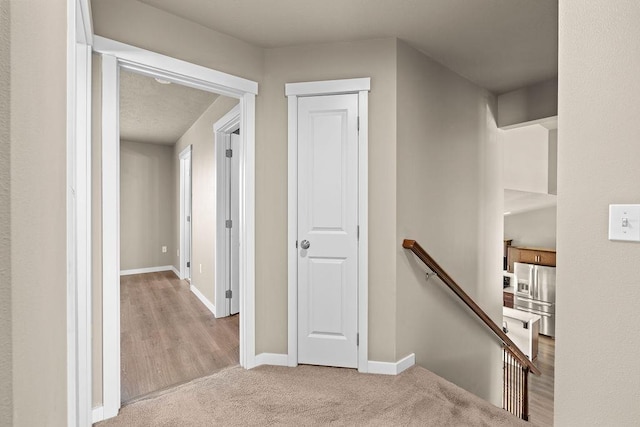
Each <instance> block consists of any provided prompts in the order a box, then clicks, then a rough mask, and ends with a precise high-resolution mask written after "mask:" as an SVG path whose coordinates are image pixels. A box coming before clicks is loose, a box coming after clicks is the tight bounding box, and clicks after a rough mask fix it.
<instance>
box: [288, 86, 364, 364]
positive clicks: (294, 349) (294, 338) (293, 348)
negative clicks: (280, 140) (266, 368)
mask: <svg viewBox="0 0 640 427" xmlns="http://www.w3.org/2000/svg"><path fill="white" fill-rule="evenodd" d="M370 88H371V78H369V77H365V78H357V79H344V80H326V81H317V82H302V83H287V84H286V85H285V95H286V96H287V99H288V110H289V117H288V123H289V125H288V212H287V216H288V233H287V259H288V334H287V335H288V351H287V353H288V355H287V364H288V366H297V365H298V269H297V265H298V250H297V248H296V242H297V239H298V236H297V235H298V126H297V125H298V98H299V97H304V96H321V95H339V94H347V93H356V94H358V114H359V132H358V144H359V147H358V225H359V227H360V239H359V240H358V334H359V337H360V339H359V341H360V342H359V346H358V371H360V372H368V300H369V294H368V288H369V280H368V258H369V257H368V245H369V238H368V236H369V228H368V205H369V203H368V193H369V185H368V176H369V170H368V152H369V149H368V139H369V135H368V127H369V126H368V111H369V110H368V102H369V101H368V96H369V90H370Z"/></svg>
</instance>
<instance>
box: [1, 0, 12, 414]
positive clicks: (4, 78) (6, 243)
mask: <svg viewBox="0 0 640 427" xmlns="http://www.w3.org/2000/svg"><path fill="white" fill-rule="evenodd" d="M10 49H11V44H10V17H9V1H8V0H0V384H2V387H0V420H4V422H6V423H7V425H11V422H12V417H13V414H12V402H11V401H12V396H11V391H12V384H11V383H12V378H11V368H12V367H11V197H10V196H11V193H10V190H9V185H10V163H11V160H10V156H11V150H10V145H9V138H10V126H11V123H10V122H11V113H10V103H11V87H10V76H9V73H10V57H11V55H10Z"/></svg>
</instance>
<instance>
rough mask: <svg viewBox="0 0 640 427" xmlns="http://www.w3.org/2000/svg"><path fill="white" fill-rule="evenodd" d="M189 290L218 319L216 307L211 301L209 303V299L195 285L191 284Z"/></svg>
mask: <svg viewBox="0 0 640 427" xmlns="http://www.w3.org/2000/svg"><path fill="white" fill-rule="evenodd" d="M189 290H190V291H191V292H193V294H194V295H195V296H196V297H197V298H198V299H199V300H200V302H201V303H203V304H204V306H205V307H207V309H209V311H210V312H211V313H213V316H214V317H216V306H215V305H213V303H211V301H209V300H208V299H207V297H205V296H204V295H203V294H202V292H200V290H199V289H198V288H196V287H195V285H194V284H193V283H190V284H189Z"/></svg>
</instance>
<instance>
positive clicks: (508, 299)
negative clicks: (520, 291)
mask: <svg viewBox="0 0 640 427" xmlns="http://www.w3.org/2000/svg"><path fill="white" fill-rule="evenodd" d="M502 305H503V306H504V307H509V308H513V294H512V293H511V292H506V291H503V292H502Z"/></svg>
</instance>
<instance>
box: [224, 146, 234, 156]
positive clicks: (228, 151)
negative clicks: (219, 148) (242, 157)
mask: <svg viewBox="0 0 640 427" xmlns="http://www.w3.org/2000/svg"><path fill="white" fill-rule="evenodd" d="M225 156H227V157H233V150H232V149H231V148H227V151H225Z"/></svg>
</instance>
